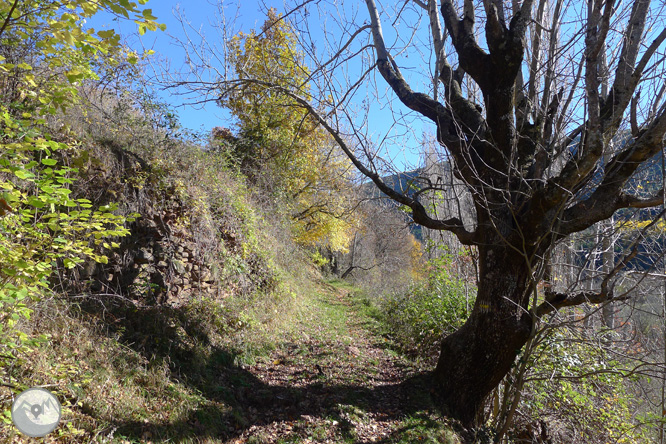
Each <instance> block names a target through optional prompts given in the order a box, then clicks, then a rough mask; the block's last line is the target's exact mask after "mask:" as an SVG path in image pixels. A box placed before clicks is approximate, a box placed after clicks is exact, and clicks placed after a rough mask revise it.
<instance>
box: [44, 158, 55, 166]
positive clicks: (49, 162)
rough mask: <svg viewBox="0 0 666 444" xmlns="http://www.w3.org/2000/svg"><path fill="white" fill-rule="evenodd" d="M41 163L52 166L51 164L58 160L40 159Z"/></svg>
mask: <svg viewBox="0 0 666 444" xmlns="http://www.w3.org/2000/svg"><path fill="white" fill-rule="evenodd" d="M42 163H43V164H44V165H48V166H53V165H55V164H57V163H58V161H57V160H55V159H42Z"/></svg>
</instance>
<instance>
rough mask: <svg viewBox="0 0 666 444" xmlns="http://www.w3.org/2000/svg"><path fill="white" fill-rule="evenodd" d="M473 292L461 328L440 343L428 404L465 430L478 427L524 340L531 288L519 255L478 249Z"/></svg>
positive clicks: (528, 325) (503, 248)
mask: <svg viewBox="0 0 666 444" xmlns="http://www.w3.org/2000/svg"><path fill="white" fill-rule="evenodd" d="M479 262H480V263H479V266H480V268H479V275H480V276H479V289H478V294H477V299H476V303H475V305H474V308H473V310H472V313H471V315H470V317H469V319H468V320H467V322H466V323H465V324H464V325H463V326H462V327H461V328H460V329H459V330H458V331H456V332H454V333H452V334H451V335H449V336H447V337H446V338H444V340H443V341H442V346H441V353H440V356H439V360H438V362H437V367H436V368H435V371H434V375H433V376H434V392H433V395H434V399H435V402H436V403H437V404H438V406H439V407H440V408H441V409H442V411H443V413H444V414H446V415H447V416H450V417H452V418H455V419H457V420H459V421H460V422H461V424H462V425H463V426H464V427H466V428H473V427H476V426H477V425H479V423H480V421H481V419H482V418H481V413H482V408H483V405H484V402H485V400H486V398H487V397H488V395H489V394H490V393H491V391H492V390H493V389H494V388H495V387H497V385H498V384H499V383H500V381H501V380H502V378H504V376H505V375H506V374H507V373H508V371H509V370H510V368H511V366H512V365H513V363H514V361H515V358H516V356H517V355H518V353H519V352H520V350H521V348H522V347H523V346H524V345H525V343H526V342H527V340H528V339H529V337H530V333H531V330H532V320H531V316H530V315H529V313H528V311H527V309H526V307H527V304H528V300H529V295H530V293H531V289H532V284H531V277H530V273H529V270H528V269H527V268H528V267H527V265H526V263H525V259H524V257H523V256H522V255H520V254H518V253H517V252H516V251H515V250H512V249H510V248H509V247H506V246H496V247H481V248H480V251H479Z"/></svg>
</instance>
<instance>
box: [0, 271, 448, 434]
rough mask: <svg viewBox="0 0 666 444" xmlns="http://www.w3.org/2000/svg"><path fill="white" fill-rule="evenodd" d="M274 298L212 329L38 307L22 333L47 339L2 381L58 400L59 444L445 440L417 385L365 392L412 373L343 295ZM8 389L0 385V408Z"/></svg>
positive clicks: (193, 321) (160, 316) (216, 312)
mask: <svg viewBox="0 0 666 444" xmlns="http://www.w3.org/2000/svg"><path fill="white" fill-rule="evenodd" d="M313 290H314V291H313ZM306 295H307V296H306ZM285 297H286V298H288V299H285V300H283V301H282V302H283V304H282V308H280V307H281V305H280V300H277V299H276V300H272V301H271V300H264V301H262V302H261V304H259V305H258V306H257V307H254V308H253V307H246V310H245V312H244V316H245V317H246V318H247V320H248V322H247V323H246V325H245V327H244V328H242V329H233V328H230V327H229V326H227V327H226V328H220V327H223V326H224V325H225V324H224V322H223V321H224V319H225V316H227V314H225V311H224V310H223V311H220V309H219V307H218V306H216V305H214V303H213V301H205V300H202V301H198V302H197V303H196V304H192V305H191V306H188V307H184V308H183V309H182V310H180V311H167V312H164V313H140V312H132V311H127V312H124V313H123V315H124V316H125V317H124V319H122V322H121V321H118V322H117V323H115V324H114V322H112V321H111V316H110V315H109V317H108V318H102V317H99V316H98V315H96V314H94V313H92V312H90V311H86V310H83V309H77V306H75V305H71V303H70V302H69V301H64V300H58V299H52V300H50V301H48V302H46V303H44V304H42V305H41V306H40V307H39V309H38V310H37V311H36V314H35V316H34V317H33V319H32V320H31V321H30V323H26V324H25V325H24V326H23V329H24V330H25V331H28V332H30V331H34V332H37V331H39V332H40V333H46V334H48V335H50V342H49V343H48V344H42V345H41V346H39V347H37V348H36V349H35V350H34V351H33V353H32V354H30V355H28V356H25V357H23V360H22V361H21V362H19V363H17V365H15V366H14V367H13V368H12V369H11V370H10V371H11V372H12V373H11V376H12V380H20V381H22V383H23V385H24V386H25V387H28V386H34V385H48V386H49V389H50V390H52V391H53V392H54V393H55V394H56V395H57V396H58V397H59V399H61V400H62V401H63V402H62V403H63V407H64V416H63V419H64V422H63V425H62V426H61V427H59V428H58V429H57V432H56V435H54V436H56V437H57V439H58V441H59V442H88V441H90V440H93V439H95V440H97V441H99V442H109V443H126V442H137V443H139V442H159V441H164V440H172V441H175V442H186V443H189V442H204V443H223V442H233V440H232V438H233V437H234V436H241V437H245V438H247V442H256V443H264V442H276V443H278V442H282V443H303V444H305V443H314V442H332V443H354V442H359V440H364V439H366V438H367V437H368V436H375V435H376V436H379V431H381V432H382V433H385V438H384V441H382V442H386V443H403V442H404V443H408V442H443V443H454V442H456V441H452V440H451V439H449V435H451V436H453V435H452V433H451V432H450V431H448V430H449V429H448V428H447V427H446V425H445V424H443V423H442V422H441V421H440V420H438V419H437V417H435V416H433V415H432V414H431V413H430V412H429V409H430V406H429V399H428V396H427V388H424V387H422V386H421V385H418V384H419V383H417V385H416V386H413V387H416V388H410V387H412V386H409V387H408V388H406V389H402V388H400V385H398V384H399V382H400V381H399V380H398V379H396V383H395V384H396V385H395V386H387V387H386V388H383V386H376V385H375V384H377V383H376V382H375V380H379V379H382V378H386V377H387V375H390V377H392V378H399V375H393V374H392V373H390V372H389V373H387V370H386V366H387V365H394V364H390V363H391V362H394V361H395V365H397V367H396V369H402V368H405V369H407V370H406V373H405V374H406V375H409V374H410V372H411V374H415V373H414V372H417V370H418V369H411V370H410V367H409V366H410V365H411V364H410V363H409V361H407V360H405V359H404V358H403V357H402V356H400V355H398V354H397V353H395V352H394V351H392V350H391V349H390V347H389V345H390V344H389V342H388V341H386V339H385V338H383V337H381V336H378V335H377V334H376V331H377V330H376V329H375V328H374V327H373V328H369V327H372V326H375V327H377V328H378V321H377V319H375V318H374V317H373V316H372V307H371V306H369V305H368V304H365V303H364V302H363V295H362V294H361V293H359V292H358V291H357V290H356V289H355V288H354V287H352V286H350V285H349V284H347V283H345V282H333V283H330V282H329V283H319V284H313V285H312V287H311V288H309V289H308V292H307V293H289V294H287V295H285ZM287 302H288V307H289V308H288V309H286V308H284V307H286V305H285V304H284V303H287ZM266 309H268V310H272V311H271V312H270V313H272V314H273V315H274V316H266V314H265V313H266V311H262V310H266ZM132 313H134V314H132ZM118 314H119V313H116V315H118ZM133 316H134V317H133ZM160 323H162V324H160ZM141 326H143V327H142V328H143V329H144V330H141V329H140V327H141ZM372 353H376V354H372ZM318 368H319V369H322V371H321V373H320V372H319V371H317V369H318ZM393 371H398V370H393V369H392V370H391V372H393ZM400 371H404V370H400ZM3 372H5V375H3V376H6V374H7V370H6V369H5V370H3ZM264 376H265V377H269V378H270V377H275V382H270V383H266V382H265V381H264V380H262V379H260V378H261V377H264ZM3 379H4V378H3ZM304 384H305V385H304ZM393 391H395V393H396V394H397V395H396V396H398V397H399V396H403V395H402V393H403V392H405V391H406V392H418V391H420V393H422V394H421V395H420V399H415V400H412V401H409V402H413V403H414V404H415V405H413V406H412V405H396V406H395V407H390V408H389V407H385V406H383V405H382V404H385V401H382V399H384V398H386V399H393V398H394V397H395V396H394V395H393V394H392V393H393ZM9 392H10V391H9V389H8V388H7V387H5V388H3V391H2V395H3V399H5V404H4V405H3V406H4V408H7V407H8V404H7V403H6V399H8V398H7V397H8V396H9V394H10V393H9ZM377 397H379V398H377ZM417 398H418V397H417ZM280 399H286V401H285V402H286V403H287V404H286V407H285V408H284V412H287V411H290V409H292V408H293V406H301V405H303V407H302V408H301V407H298V408H297V410H298V411H300V412H301V413H300V415H301V416H298V415H297V416H296V417H294V418H290V417H289V416H288V415H287V414H286V413H284V412H282V411H281V410H280V409H281V407H279V405H278V407H277V409H276V410H274V409H273V407H270V406H271V405H272V404H274V403H275V402H276V400H277V401H278V402H282V401H279V400H280ZM336 400H337V402H336ZM312 402H314V404H312V407H308V405H310V404H308V403H312ZM406 403H407V402H406ZM407 404H408V403H407ZM310 408H312V409H313V411H312V412H311V411H310ZM267 418H268V419H267ZM266 421H268V422H266ZM373 427H375V428H374V429H373ZM447 433H448V434H447ZM16 437H17V432H16V431H13V428H11V427H8V428H4V429H2V431H0V441H5V440H11V439H15V438H16Z"/></svg>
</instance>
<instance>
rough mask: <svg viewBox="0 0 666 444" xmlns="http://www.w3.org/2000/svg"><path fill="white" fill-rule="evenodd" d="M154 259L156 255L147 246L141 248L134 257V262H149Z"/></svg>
mask: <svg viewBox="0 0 666 444" xmlns="http://www.w3.org/2000/svg"><path fill="white" fill-rule="evenodd" d="M154 259H155V256H153V253H152V251H150V250H149V249H147V248H139V253H138V254H137V255H136V257H135V258H134V262H136V263H137V264H147V263H148V262H152V261H153V260H154Z"/></svg>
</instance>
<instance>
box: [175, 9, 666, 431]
mask: <svg viewBox="0 0 666 444" xmlns="http://www.w3.org/2000/svg"><path fill="white" fill-rule="evenodd" d="M329 3H330V4H329ZM327 6H328V7H330V8H331V10H334V11H335V13H334V14H331V13H330V12H331V11H330V10H326V8H327ZM366 6H367V12H366V11H358V10H355V9H353V8H354V7H351V8H350V9H345V8H343V7H339V5H337V4H336V3H335V2H326V1H321V2H316V3H312V2H305V3H302V4H299V5H297V6H296V7H295V8H294V10H292V11H290V12H289V13H287V14H285V17H288V18H289V20H290V23H292V26H293V27H294V29H297V30H298V33H295V34H294V35H295V36H297V37H298V38H299V42H300V46H301V48H302V49H303V51H304V54H305V55H306V60H307V62H308V64H309V65H310V66H311V70H310V71H308V74H307V78H308V81H309V82H310V83H311V84H313V85H315V86H316V93H309V92H308V93H304V92H303V91H301V90H299V89H298V88H294V86H295V85H294V83H293V82H290V83H287V84H284V83H280V82H276V81H274V80H273V79H270V78H265V77H263V78H262V77H261V76H255V75H254V74H253V73H252V72H249V71H238V70H237V71H236V72H235V73H230V72H229V71H227V72H226V76H223V77H222V78H220V79H219V81H218V82H216V83H215V85H214V88H219V87H220V85H222V86H223V88H227V89H230V90H231V89H237V90H240V89H242V88H249V87H257V86H261V87H262V88H264V89H267V90H270V91H272V92H275V93H279V94H282V95H283V96H285V97H288V98H289V99H290V100H291V103H293V104H298V105H299V106H301V107H302V108H303V109H305V110H307V111H308V112H309V115H310V116H312V118H313V119H314V120H315V121H317V122H318V123H319V124H320V125H321V126H322V127H324V128H325V129H326V130H327V131H328V132H329V134H330V135H331V136H332V137H333V138H334V139H335V141H336V142H337V143H338V144H339V146H340V147H341V149H342V150H343V151H344V152H345V153H346V154H347V156H348V157H349V158H350V160H351V161H352V163H353V164H354V165H355V166H356V168H357V169H358V170H359V171H360V172H361V173H363V174H364V175H365V176H366V177H367V178H369V179H370V180H371V181H372V182H374V183H375V185H376V186H377V187H378V188H379V190H380V191H381V192H383V193H384V194H385V195H386V196H388V197H389V198H391V199H393V200H395V201H397V202H398V203H400V204H402V205H404V206H405V207H406V208H408V209H409V211H410V212H411V215H412V219H413V221H414V222H415V223H417V224H420V225H422V226H424V227H427V228H430V229H434V230H444V231H449V232H451V233H453V234H454V235H455V236H456V237H457V238H458V240H459V241H460V242H461V243H462V244H464V245H469V246H474V247H475V248H476V249H477V250H478V260H479V270H478V271H479V277H478V295H477V298H476V302H475V305H474V308H473V310H472V313H471V315H470V317H469V319H468V320H467V321H466V322H465V324H464V325H463V326H462V327H461V328H460V329H459V330H457V331H456V332H454V333H453V334H451V335H449V336H447V337H446V338H444V339H443V341H442V346H441V354H440V357H439V361H438V364H437V366H436V368H435V370H434V378H433V382H434V389H433V392H434V393H435V395H436V398H437V400H438V403H439V405H440V406H441V407H442V409H443V411H444V412H445V413H447V414H448V415H449V416H451V417H453V418H456V419H458V420H460V421H461V423H462V424H463V425H465V426H470V427H473V426H476V425H478V424H479V422H480V418H481V412H482V407H483V406H484V403H485V401H486V400H487V398H488V396H489V394H490V393H491V391H492V390H493V389H494V388H495V387H497V385H498V384H499V383H500V382H501V381H502V379H503V378H504V377H505V375H506V374H507V372H509V370H510V369H511V367H512V366H513V365H514V362H515V360H516V356H517V355H518V354H519V353H520V352H521V350H523V349H524V347H525V346H526V345H527V348H529V347H530V341H531V340H532V338H533V336H534V334H535V332H536V331H537V327H538V326H539V324H540V323H541V322H542V320H543V319H544V318H545V317H547V316H551V315H552V314H554V313H555V312H556V311H557V310H559V309H561V308H564V307H570V306H576V305H580V304H583V303H597V304H603V303H608V302H609V301H613V300H617V299H622V298H625V297H626V295H624V294H616V293H615V291H614V286H613V281H614V279H615V278H616V277H617V276H618V273H619V271H620V270H621V269H622V268H623V266H625V265H626V264H627V262H628V258H627V257H622V256H621V257H613V258H611V259H612V260H613V263H612V264H609V265H608V266H607V267H606V268H605V270H606V273H605V276H604V277H603V278H602V279H598V280H597V281H596V282H597V283H596V285H597V286H596V287H595V288H592V289H590V288H582V287H580V286H578V287H575V286H574V287H571V291H559V290H558V291H556V289H554V288H549V287H546V290H545V291H544V292H539V291H538V288H539V284H540V283H541V282H542V281H543V280H544V277H547V276H548V273H547V272H546V271H547V270H548V269H549V260H550V257H551V253H552V251H553V249H554V248H555V247H556V246H557V245H558V244H560V243H561V242H562V241H564V240H565V239H567V238H568V237H570V236H572V235H574V234H575V233H579V232H582V231H583V230H586V229H587V228H589V227H591V226H593V225H594V224H595V223H597V222H600V221H604V220H606V219H609V218H610V217H611V216H613V215H614V214H615V213H616V212H618V210H621V209H634V210H636V209H646V208H651V207H658V206H660V205H662V204H663V200H664V196H663V193H664V191H663V189H662V190H657V191H654V190H651V191H650V192H646V191H645V189H644V190H643V191H641V190H634V191H632V190H630V189H629V188H630V187H628V186H627V184H628V183H630V181H631V180H632V178H633V177H635V176H636V174H637V173H638V172H639V171H640V170H641V168H642V165H645V164H647V163H649V162H651V161H652V160H653V159H654V158H655V156H658V155H659V154H660V153H662V150H663V147H664V134H665V133H666V104H665V103H664V100H663V99H664V91H665V90H666V85H665V84H664V80H663V79H664V77H665V74H666V73H665V72H664V69H665V59H664V40H666V29H665V27H664V20H665V19H666V12H665V11H664V5H663V2H650V1H649V0H635V1H631V2H622V3H621V2H619V1H616V0H591V1H589V2H585V3H580V2H571V1H567V0H552V1H548V0H538V1H534V0H525V1H522V2H521V1H518V0H513V1H511V2H509V1H502V0H484V1H483V2H474V1H472V0H464V1H458V2H456V1H454V0H441V1H438V0H427V1H426V0H413V1H407V2H400V3H399V4H398V5H397V6H395V9H393V10H391V9H390V8H391V6H390V5H383V6H382V5H379V6H378V2H377V1H375V0H366ZM380 6H381V8H380ZM380 9H381V12H380ZM345 15H349V16H350V17H352V18H350V19H347V18H345ZM382 16H384V18H389V19H390V20H385V21H384V23H385V24H386V23H390V24H391V27H392V29H391V31H390V32H389V33H387V34H386V35H388V36H390V37H387V38H386V39H385V33H384V31H383V27H382ZM359 17H367V18H365V19H363V18H359ZM284 20H286V19H285V18H279V19H277V20H276V21H275V22H274V23H273V25H272V26H281V23H283V21H284ZM361 21H364V23H362V24H361V23H360V22H361ZM313 23H314V25H313ZM563 23H567V25H566V26H564V25H563ZM315 26H316V28H314V27H315ZM421 28H423V29H421ZM312 29H315V30H312ZM322 33H323V37H322ZM387 42H388V43H387ZM317 43H319V44H320V46H317ZM321 46H323V47H324V49H321ZM325 49H328V51H326V50H325ZM423 54H425V56H423ZM419 56H421V58H420V59H419ZM415 59H416V61H414V60H415ZM349 61H351V63H348V62H349ZM419 62H421V63H419ZM401 67H402V68H401ZM351 73H356V74H358V75H356V74H355V75H354V76H352V75H351ZM374 73H378V74H379V75H377V76H375V75H373V74H374ZM424 80H426V81H424ZM375 82H377V83H375ZM194 83H195V82H194ZM194 83H192V85H194ZM182 84H183V85H186V83H185V82H183V83H182ZM365 85H370V87H369V88H365ZM424 85H425V86H424ZM387 87H388V90H389V91H390V93H387V94H384V93H383V92H382V91H384V90H386V89H387ZM418 88H420V89H423V88H425V89H426V92H418V91H417V89H418ZM191 89H192V91H193V92H202V91H205V90H206V89H208V90H210V89H211V83H206V82H200V83H199V84H198V85H196V86H191ZM368 91H369V93H368ZM365 94H370V95H373V94H374V97H368V96H366V95H365ZM393 97H395V98H397V99H398V101H399V102H401V104H402V105H401V107H400V108H399V106H398V105H395V106H394V105H393V104H392V103H391V99H392V98H393ZM382 101H387V102H388V103H389V104H388V105H387V107H386V108H389V107H390V108H391V111H393V113H394V114H393V115H394V116H395V117H396V125H400V124H401V122H403V121H404V119H406V118H409V119H413V120H412V121H414V120H416V119H418V118H422V119H423V120H426V121H429V122H430V124H433V125H434V126H435V127H436V135H437V136H436V137H437V141H438V143H439V145H440V148H441V153H440V154H441V155H440V158H441V159H446V161H448V162H450V165H451V170H452V172H453V175H454V176H455V177H456V179H457V180H460V181H462V183H463V184H464V186H465V187H466V189H467V193H468V194H469V196H471V199H472V201H473V211H472V212H473V216H472V218H471V219H472V222H471V223H470V222H467V221H468V220H469V219H468V218H466V217H464V216H466V215H463V214H462V211H461V209H460V208H461V207H460V206H458V207H457V208H456V206H455V205H451V206H450V210H451V214H448V215H442V214H437V215H434V214H433V213H432V211H431V209H430V206H428V205H426V204H424V202H429V200H428V196H432V195H433V194H436V193H442V192H446V190H447V186H448V185H447V184H448V182H449V181H441V182H439V181H433V180H428V179H426V180H424V181H423V182H422V183H421V184H420V186H419V187H418V191H416V192H414V190H413V189H412V190H410V192H406V193H401V192H398V191H395V190H394V189H393V188H392V187H391V186H389V185H388V184H387V183H385V182H384V181H383V180H382V177H384V175H385V174H386V171H387V169H388V168H389V167H390V163H391V162H390V161H391V153H388V152H387V151H382V148H383V146H382V140H374V141H371V140H370V137H369V134H368V133H369V130H368V128H369V127H370V126H371V125H369V123H368V119H369V118H371V117H373V116H372V115H371V114H372V112H373V104H376V103H380V104H381V102H382ZM373 102H374V103H373ZM359 103H360V104H359ZM398 109H400V111H397V110H398ZM363 111H367V112H368V114H367V115H363V114H362V112H363ZM403 111H404V112H405V114H403ZM415 116H416V117H415ZM404 126H409V124H404ZM350 140H353V141H354V145H351V144H350V143H349V141H350ZM386 140H389V138H384V139H383V141H386ZM649 214H651V215H652V216H653V217H654V216H655V215H656V214H659V217H660V216H661V214H662V213H660V212H659V211H653V212H651V213H649ZM648 223H649V222H648ZM634 250H635V249H634Z"/></svg>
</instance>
